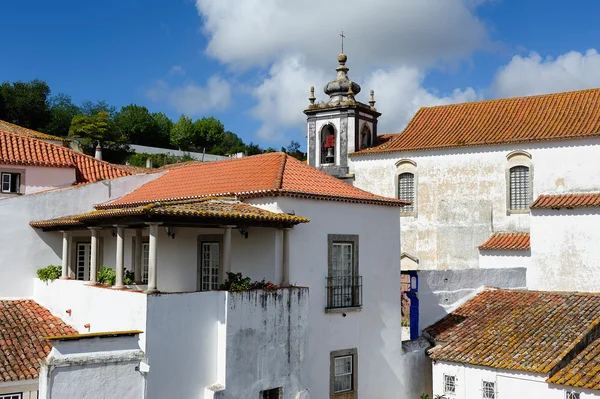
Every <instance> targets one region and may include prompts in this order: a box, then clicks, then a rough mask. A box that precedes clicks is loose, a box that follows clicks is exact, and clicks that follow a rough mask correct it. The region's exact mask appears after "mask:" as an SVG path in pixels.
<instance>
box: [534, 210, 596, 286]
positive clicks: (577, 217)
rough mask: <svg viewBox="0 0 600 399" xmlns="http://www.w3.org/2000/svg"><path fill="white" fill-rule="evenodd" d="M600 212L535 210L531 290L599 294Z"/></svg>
mask: <svg viewBox="0 0 600 399" xmlns="http://www.w3.org/2000/svg"><path fill="white" fill-rule="evenodd" d="M599 224H600V209H598V208H588V209H573V210H568V209H561V210H559V211H555V210H533V211H532V218H531V257H532V259H531V263H532V265H531V268H530V269H529V270H528V272H527V273H528V285H529V287H530V288H531V289H540V290H561V291H562V290H565V291H593V292H595V291H599V290H600V273H598V265H599V262H600V246H599V245H598V243H599V242H600V229H599V228H598V226H599Z"/></svg>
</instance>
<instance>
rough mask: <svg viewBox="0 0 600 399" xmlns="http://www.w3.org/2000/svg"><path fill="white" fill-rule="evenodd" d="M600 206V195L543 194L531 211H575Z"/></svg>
mask: <svg viewBox="0 0 600 399" xmlns="http://www.w3.org/2000/svg"><path fill="white" fill-rule="evenodd" d="M599 206H600V193H577V194H543V195H540V196H539V197H537V199H536V200H535V201H534V202H533V204H531V209H560V208H566V209H573V208H592V207H599Z"/></svg>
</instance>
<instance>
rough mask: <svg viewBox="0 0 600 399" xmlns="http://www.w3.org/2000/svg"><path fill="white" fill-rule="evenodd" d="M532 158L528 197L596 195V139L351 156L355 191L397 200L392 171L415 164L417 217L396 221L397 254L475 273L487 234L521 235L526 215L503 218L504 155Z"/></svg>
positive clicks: (599, 181) (599, 174)
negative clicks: (520, 152)
mask: <svg viewBox="0 0 600 399" xmlns="http://www.w3.org/2000/svg"><path fill="white" fill-rule="evenodd" d="M514 150H524V151H527V152H528V153H530V154H531V156H532V157H531V162H532V164H533V198H534V199H535V198H536V197H537V196H538V195H539V194H542V193H555V192H569V191H593V190H595V191H598V190H600V163H598V162H597V159H598V156H599V155H600V148H599V141H598V140H594V139H591V140H573V141H563V142H561V143H559V144H558V143H556V142H555V143H532V144H521V145H499V146H488V147H471V148H454V149H446V150H429V151H414V152H400V153H390V154H381V155H371V156H360V157H352V158H351V159H350V171H351V172H353V173H355V174H356V180H355V183H354V185H355V186H357V187H360V188H362V189H365V190H367V191H371V192H374V193H377V194H381V195H386V196H391V197H395V196H396V182H395V181H396V179H397V177H396V166H395V163H396V162H397V161H399V160H401V159H410V160H412V161H414V162H416V164H417V176H416V180H417V186H418V190H417V202H418V209H417V216H416V217H402V218H401V226H402V250H403V251H404V252H408V253H411V254H414V255H417V256H418V258H419V260H420V263H419V267H420V268H421V269H465V268H477V267H478V266H479V265H478V260H479V259H478V258H479V251H478V250H477V246H478V245H480V244H482V243H483V242H484V241H485V240H486V239H487V238H488V237H489V236H490V235H491V233H492V232H498V231H528V230H529V219H530V217H529V215H527V214H525V215H522V214H512V215H508V214H507V209H506V195H507V189H506V167H507V164H508V161H507V158H506V156H507V155H508V154H509V153H510V152H511V151H514Z"/></svg>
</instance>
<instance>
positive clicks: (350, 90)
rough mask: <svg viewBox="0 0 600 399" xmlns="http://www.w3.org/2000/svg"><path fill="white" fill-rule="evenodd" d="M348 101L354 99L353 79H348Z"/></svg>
mask: <svg viewBox="0 0 600 399" xmlns="http://www.w3.org/2000/svg"><path fill="white" fill-rule="evenodd" d="M348 101H354V92H353V91H352V81H351V80H348Z"/></svg>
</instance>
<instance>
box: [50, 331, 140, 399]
mask: <svg viewBox="0 0 600 399" xmlns="http://www.w3.org/2000/svg"><path fill="white" fill-rule="evenodd" d="M143 358H144V352H143V351H142V350H141V349H140V348H139V346H138V337H137V336H136V335H132V336H118V337H102V338H84V339H78V340H64V341H61V340H54V341H53V348H52V350H51V351H50V354H49V355H48V357H47V358H46V359H45V360H44V361H43V362H42V367H41V371H40V395H39V397H40V399H60V398H86V399H104V398H106V397H112V398H119V399H141V398H144V397H145V396H144V376H143V374H142V373H141V372H140V371H139V365H140V361H142V360H143Z"/></svg>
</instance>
